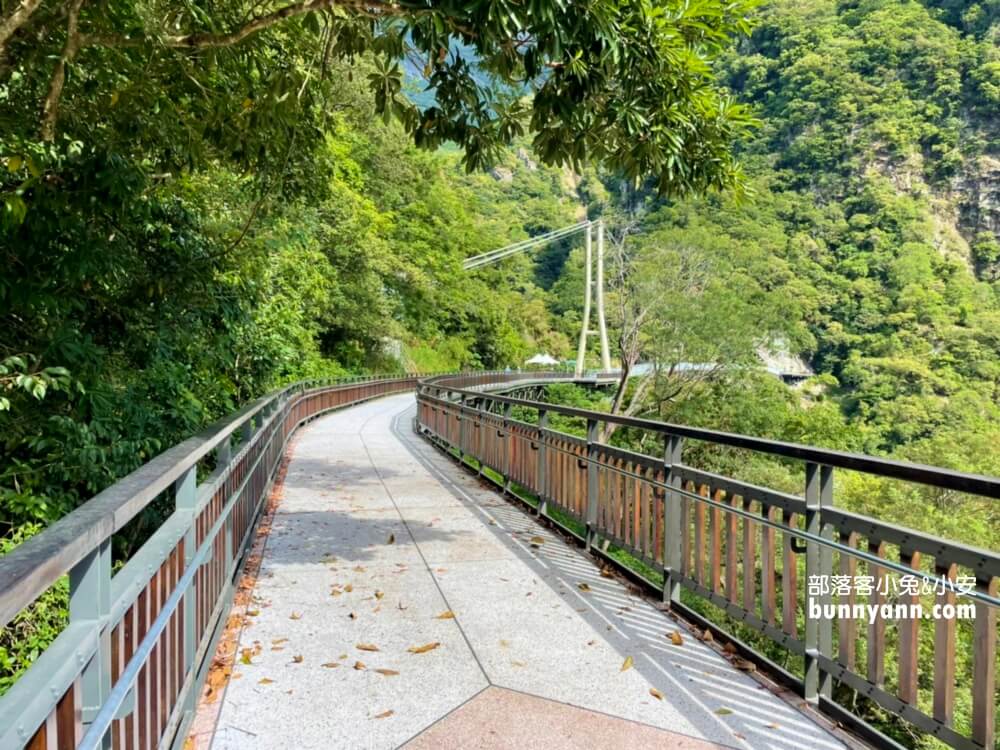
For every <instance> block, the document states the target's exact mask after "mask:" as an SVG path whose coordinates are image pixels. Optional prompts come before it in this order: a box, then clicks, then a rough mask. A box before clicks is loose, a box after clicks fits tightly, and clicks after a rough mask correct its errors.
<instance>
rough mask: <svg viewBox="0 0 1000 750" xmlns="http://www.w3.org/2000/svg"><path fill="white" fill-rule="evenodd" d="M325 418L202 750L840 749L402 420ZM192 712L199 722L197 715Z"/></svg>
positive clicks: (314, 432)
mask: <svg viewBox="0 0 1000 750" xmlns="http://www.w3.org/2000/svg"><path fill="white" fill-rule="evenodd" d="M412 414H413V397H412V395H402V396H394V397H391V398H386V399H382V400H379V401H375V402H372V403H369V404H365V405H362V406H358V407H355V408H352V409H349V410H346V411H343V412H339V413H335V414H333V415H330V416H327V417H324V418H322V419H320V420H318V421H316V422H314V423H312V424H311V425H309V426H308V427H306V428H304V429H303V431H302V432H301V433H300V434H299V437H298V439H297V441H296V443H295V445H294V447H293V449H292V450H293V454H292V460H291V463H290V465H289V467H288V472H287V476H286V478H285V484H284V498H283V500H282V502H281V505H280V507H279V508H278V510H277V511H276V513H275V516H274V521H273V524H272V528H271V532H270V536H269V537H268V539H267V543H266V548H265V552H264V556H263V561H262V564H261V569H260V573H259V577H258V581H257V585H256V589H255V592H254V602H253V604H252V605H251V607H250V608H249V611H248V614H249V615H250V616H249V617H248V618H247V620H248V624H247V625H246V626H245V627H244V629H243V631H242V633H241V634H240V643H239V647H238V649H237V650H236V653H237V657H236V659H235V664H234V666H233V676H232V679H231V680H230V682H229V684H228V687H227V688H226V690H225V694H224V696H223V697H222V699H221V701H220V703H219V705H218V706H217V707H216V710H217V720H216V722H215V729H214V734H213V733H210V732H209V733H206V734H203V735H200V736H199V735H195V736H194V743H193V744H195V745H196V746H197V747H199V748H200V747H211V748H213V750H229V749H232V748H252V749H255V748H259V749H260V750H265V749H266V750H273V749H275V748H304V749H307V750H308V749H313V748H315V749H317V750H319V749H320V748H322V749H324V750H325V749H327V748H350V749H354V748H359V749H360V748H396V747H407V748H456V749H457V748H462V749H463V750H465V749H466V748H550V749H553V748H563V747H566V748H569V747H573V748H586V747H604V748H615V747H623V748H624V747H629V748H640V747H651V746H660V747H672V748H685V749H690V750H695V749H697V750H701V749H703V748H712V747H718V746H723V747H737V748H752V749H756V748H769V749H771V748H773V749H774V750H797V748H802V747H809V748H814V749H815V750H838V749H839V748H843V747H844V745H843V744H842V742H841V741H840V740H838V739H837V738H836V737H834V735H832V734H830V733H829V732H828V731H827V730H826V729H824V728H821V727H820V726H819V725H818V724H816V723H814V722H813V721H812V720H810V718H808V717H807V716H805V715H804V714H803V713H801V712H799V711H798V710H797V709H796V708H794V707H792V706H791V705H789V704H788V703H786V702H785V701H783V700H782V699H781V698H779V697H777V696H776V695H774V694H773V693H772V692H771V691H770V690H769V689H768V688H767V687H765V686H764V685H762V684H761V683H760V682H758V681H756V680H755V679H753V678H752V677H751V676H749V675H747V674H745V673H742V672H739V671H737V670H735V669H734V668H733V667H732V666H731V665H730V664H729V663H728V661H726V660H725V659H723V658H722V656H720V655H719V654H718V653H717V652H716V651H714V650H713V649H712V648H710V647H709V646H707V645H706V644H703V643H701V642H699V641H697V640H696V639H695V638H694V637H693V636H692V635H691V634H689V633H688V632H687V631H686V630H684V629H681V631H680V632H681V637H682V639H683V643H682V645H680V646H677V645H673V644H672V642H671V640H670V637H669V636H670V634H671V633H672V632H673V631H675V630H676V629H677V625H676V623H674V622H673V621H672V620H670V619H669V618H668V617H666V616H665V615H664V614H663V613H662V612H660V611H659V610H657V609H656V608H655V607H654V606H652V604H650V603H649V602H648V601H646V600H645V599H643V598H641V597H639V596H638V595H637V594H635V593H634V592H631V591H630V590H629V589H628V588H627V587H626V586H625V585H623V584H622V583H620V582H619V581H617V580H616V579H609V578H604V577H602V576H601V575H600V571H599V570H598V569H597V568H596V567H595V566H594V564H593V563H592V562H591V561H590V559H589V558H587V557H585V556H584V555H583V554H582V553H581V552H580V551H578V550H577V549H576V548H575V547H574V546H571V545H568V544H567V543H566V542H565V541H563V540H562V538H561V537H559V536H558V535H556V534H554V533H552V532H550V531H548V530H546V529H544V528H543V527H541V526H540V525H538V524H537V523H535V521H534V520H532V518H531V517H530V516H529V515H528V514H526V513H525V512H523V511H522V510H521V509H519V508H517V507H515V506H514V505H512V504H511V503H510V502H508V501H507V500H505V499H503V498H502V497H500V496H499V495H498V494H496V493H495V492H492V491H491V490H489V489H487V488H486V487H485V486H483V485H481V483H480V482H479V481H478V480H477V479H476V478H475V477H474V476H471V475H468V474H466V473H464V472H461V471H460V470H458V469H457V467H456V466H455V464H454V463H453V462H451V461H449V460H448V459H447V458H446V457H444V456H443V455H441V454H440V453H439V452H438V451H436V450H435V449H434V448H433V447H432V446H430V445H429V444H428V443H427V442H425V441H424V440H422V439H421V438H419V437H417V436H416V435H415V434H414V433H413V431H412V427H411V422H410V420H411V418H412ZM199 724H200V726H204V721H201V722H200V723H199Z"/></svg>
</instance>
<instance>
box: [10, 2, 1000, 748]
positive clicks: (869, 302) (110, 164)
mask: <svg viewBox="0 0 1000 750" xmlns="http://www.w3.org/2000/svg"><path fill="white" fill-rule="evenodd" d="M666 7H667V10H666V11H664V10H663V8H662V7H661V6H659V5H657V6H656V7H652V6H650V5H649V4H644V3H639V2H611V0H598V1H597V2H594V3H591V4H589V5H588V10H587V12H586V13H578V14H567V13H563V12H561V11H560V10H559V6H558V5H557V4H555V3H550V2H544V1H543V0H532V2H529V3H528V4H527V5H517V6H515V5H513V4H509V3H502V2H501V3H496V2H491V3H483V2H475V3H457V2H445V3H433V4H431V7H428V6H426V5H418V4H408V3H403V4H388V3H379V2H371V3H365V4H363V5H356V4H353V3H349V2H340V3H338V2H332V1H330V2H326V1H324V0H319V1H317V0H314V1H313V2H302V3H294V2H293V3H289V4H288V5H283V4H280V3H263V4H261V3H246V2H240V1H239V0H226V2H221V3H211V4H202V3H189V2H173V1H172V0H171V1H167V0H164V1H163V2H151V3H147V2H110V3H103V4H96V3H95V4H87V3H84V2H82V0H73V1H72V2H68V3H53V2H45V1H44V0H43V1H42V2H39V1H38V0H27V1H26V2H23V3H21V2H16V1H15V0H10V1H9V2H0V159H2V165H3V169H2V170H0V257H2V259H3V274H2V275H0V321H2V323H0V535H3V536H4V538H5V540H4V546H3V547H2V548H0V549H2V550H3V551H6V550H7V549H9V548H11V547H13V546H14V545H16V544H18V543H20V542H21V541H22V540H23V539H25V538H27V537H29V536H30V535H31V534H33V533H36V532H37V531H38V530H39V529H41V528H43V527H44V526H45V524H47V523H50V522H51V521H53V520H54V519H56V518H58V517H60V516H61V515H63V514H64V513H66V512H67V511H69V510H71V509H72V508H73V507H75V506H76V505H78V504H79V503H80V502H82V501H83V500H85V499H86V498H87V497H89V496H90V495H92V494H93V493H94V492H96V491H98V490H99V489H101V488H103V487H105V486H107V485H108V484H110V483H111V482H113V481H114V480H115V479H117V478H119V477H121V476H122V475H124V474H125V473H127V472H128V471H130V470H132V469H134V468H135V467H137V466H139V465H140V464H142V463H143V462H144V461H145V460H147V459H148V458H149V457H150V456H152V455H154V454H156V453H157V452H158V451H160V450H162V449H163V448H164V447H166V446H167V445H169V444H170V443H173V442H175V441H177V440H179V439H180V438H182V437H183V436H185V435H187V434H190V433H191V432H193V431H194V430H196V429H197V428H198V427H200V426H201V425H203V424H204V423H206V422H207V421H209V420H211V419H212V418H214V417H217V416H218V415H220V414H223V413H225V412H227V411H230V410H232V409H233V408H235V407H236V406H237V405H238V404H239V403H241V402H244V401H246V400H247V399H249V398H252V397H254V396H256V395H259V394H260V393H262V392H264V391H266V390H268V389H270V388H273V387H275V386H277V385H280V384H282V383H285V382H288V381H291V380H295V379H298V378H301V377H306V376H309V377H313V376H337V375H341V374H347V373H359V372H366V371H375V370H379V371H391V370H396V371H398V370H403V369H406V370H420V371H430V370H442V369H453V368H464V367H470V368H474V367H506V366H514V365H517V364H518V363H519V362H521V361H523V359H524V358H525V357H526V356H528V355H530V354H533V353H535V352H536V351H548V352H549V353H551V354H554V355H557V356H562V357H569V356H572V351H573V342H574V341H575V337H576V336H577V335H578V331H579V325H580V300H581V297H582V285H583V272H582V253H581V251H580V248H579V247H578V246H576V245H574V244H573V243H571V242H564V243H556V244H553V245H552V246H551V247H549V248H547V249H545V250H543V251H541V252H539V253H537V255H536V256H535V257H534V258H529V257H517V258H512V259H510V260H509V261H506V262H505V263H504V264H501V265H500V266H497V267H495V268H492V269H488V270H484V271H480V272H477V273H475V274H472V275H469V274H467V273H465V272H463V271H462V270H461V260H462V259H463V258H464V257H466V256H468V255H471V254H475V253H477V252H483V251H485V250H489V249H492V248H494V247H497V246H499V245H502V244H505V243H507V242H510V241H513V240H516V239H521V238H523V237H526V236H528V235H532V234H536V233H538V232H540V231H544V230H548V229H552V228H556V227H559V226H563V225H565V224H568V223H571V222H573V221H576V220H578V219H579V218H581V217H583V216H590V217H591V218H595V217H597V216H603V217H604V218H605V219H606V220H607V221H608V225H609V231H610V236H609V279H610V285H611V291H610V294H609V315H610V318H611V322H612V327H613V329H614V330H613V336H614V337H615V338H616V339H617V340H618V343H619V346H618V349H619V355H620V357H619V359H621V360H623V361H625V360H628V359H629V358H631V357H634V358H635V359H646V360H656V361H657V362H659V363H660V365H661V370H660V373H659V375H658V377H656V378H654V379H652V380H649V381H645V382H646V385H645V386H643V388H642V389H639V388H636V387H635V386H633V387H632V389H631V390H629V391H623V392H622V393H621V394H619V396H620V398H619V399H618V401H617V402H615V403H612V399H607V400H604V401H602V400H599V399H598V400H595V398H594V396H593V394H584V393H578V392H575V391H573V390H571V389H560V390H558V391H557V392H555V393H553V396H552V397H553V398H558V399H560V400H569V401H574V402H576V403H579V404H581V405H582V404H595V403H596V404H600V405H601V407H602V408H616V409H623V410H631V411H632V412H633V413H637V414H644V415H649V416H656V417H658V418H662V419H669V420H673V421H678V422H685V423H690V424H696V425H703V426H707V427H713V428H717V429H723V430H728V431H733V432H743V433H748V434H754V435H760V436H767V437H774V438H780V439H784V440H791V441H796V442H806V443H814V444H820V445H825V446H830V447H835V448H842V449H849V450H859V451H865V452H870V453H877V454H883V455H892V456H895V457H899V458H903V459H908V460H915V461H922V462H927V463H933V464H937V465H944V466H948V467H952V468H956V469H961V470H966V471H973V472H979V473H985V474H993V475H1000V452H998V451H997V449H996V448H997V446H998V445H1000V199H998V198H997V195H998V194H1000V117H998V114H1000V2H997V0H976V1H974V2H958V1H957V0H905V1H903V2H900V1H899V0H850V1H848V0H842V1H838V0H769V1H768V2H767V3H765V4H764V5H762V7H761V9H760V11H759V13H758V14H757V18H756V25H755V28H754V30H753V33H752V34H751V35H750V36H748V37H746V38H741V40H740V41H739V43H738V44H736V45H735V46H730V42H731V40H732V39H733V38H734V37H737V36H740V35H742V34H744V33H745V32H747V31H748V30H749V26H748V23H747V17H746V14H747V13H748V12H749V10H750V3H748V2H742V1H740V2H736V3H722V2H717V1H716V0H701V1H700V2H689V3H684V4H677V5H676V6H675V5H673V4H668V5H667V6H666ZM737 101H739V102H741V103H742V104H736V103H735V102H737ZM751 114H752V115H753V117H751ZM754 118H756V120H755V119H754ZM755 124H759V127H753V126H754V125H755ZM734 141H736V142H737V143H738V145H737V147H736V148H735V150H733V149H731V144H732V143H733V142H734ZM712 188H724V190H723V191H722V192H721V193H714V192H712V191H711V190H709V189H712ZM706 191H708V192H707V194H705V193H706ZM692 192H694V193H697V194H699V195H698V196H695V197H691V196H690V195H689V194H690V193H692ZM762 347H763V348H767V347H771V348H775V349H777V350H780V352H781V353H786V354H788V355H791V356H797V357H800V358H801V359H802V360H803V361H805V362H807V363H808V364H809V365H810V366H811V367H812V368H813V370H814V371H815V372H816V376H815V377H813V378H811V379H810V381H809V382H808V383H807V384H806V385H805V386H804V387H803V388H800V389H796V390H793V389H790V388H788V387H786V386H785V385H783V384H782V383H781V382H780V381H779V380H777V379H775V378H773V377H771V376H769V375H767V374H765V373H763V372H761V371H760V368H759V366H758V365H759V358H758V354H759V350H760V349H761V348H762ZM692 363H694V364H699V365H706V364H707V365H711V366H710V367H707V368H703V369H691V368H688V367H686V365H690V364H692ZM592 364H596V362H594V363H592ZM636 382H641V381H636ZM562 426H563V427H565V429H574V426H573V425H572V424H569V423H567V424H565V425H562ZM611 437H612V439H613V440H616V441H619V442H621V443H630V444H632V445H634V446H635V447H640V448H642V447H644V446H643V445H642V443H641V440H642V436H639V435H634V434H632V433H630V432H628V431H622V432H621V433H619V434H616V435H614V436H611ZM689 458H690V460H692V461H693V462H697V463H698V464H699V465H702V466H704V467H705V468H710V469H715V470H720V471H725V472H727V473H731V474H734V475H736V476H739V477H740V478H743V479H745V480H747V481H752V482H756V483H761V484H767V485H769V486H773V487H778V488H782V489H787V490H790V491H794V492H798V491H800V490H801V483H802V476H801V467H796V466H792V465H788V464H784V463H780V462H774V461H768V460H764V459H760V458H756V457H752V456H746V455H737V454H735V453H734V452H732V451H728V452H727V451H720V450H714V449H711V448H710V447H708V446H698V445H693V446H692V447H691V453H690V454H689ZM837 501H838V503H841V504H843V505H846V506H847V507H850V508H852V509H855V510H858V511H862V512H867V513H872V514H873V515H878V516H879V517H882V518H887V519H889V520H895V521H898V522H900V523H904V524H907V525H911V526H918V527H920V528H924V529H927V530H931V531H934V532H935V533H938V534H942V535H945V536H949V537H951V538H954V539H959V540H962V541H966V542H968V543H971V544H975V545H977V546H981V547H986V548H989V549H998V548H1000V531H998V530H1000V511H998V509H997V506H996V504H995V503H986V502H983V501H978V500H975V499H970V498H967V497H961V496H956V495H954V494H949V493H940V492H930V491H926V490H921V489H918V488H914V487H909V486H904V485H901V484H900V483H890V482H882V481H879V480H873V479H871V478H865V477H860V476H856V475H851V474H849V473H847V472H841V473H838V476H837ZM157 520H158V517H157V516H156V514H155V513H152V512H151V513H149V514H147V517H144V518H142V519H140V521H139V523H138V524H137V525H136V528H135V529H134V530H133V531H132V532H131V533H130V534H129V535H128V536H126V537H123V538H122V539H120V540H118V543H119V550H118V551H119V555H120V556H126V555H127V554H128V553H129V551H130V550H131V548H132V547H134V545H135V543H136V541H137V540H139V539H141V538H143V536H144V534H145V533H146V531H147V530H148V528H149V527H150V526H151V525H152V524H155V523H156V522H157ZM64 598H65V591H64V590H63V589H55V590H53V591H52V592H50V594H48V595H46V598H45V599H44V600H42V601H40V602H39V604H38V606H37V608H36V609H35V610H34V611H32V612H29V613H26V615H25V616H23V617H22V618H20V619H19V620H18V622H17V623H16V624H15V627H12V628H9V629H7V630H6V631H5V632H4V633H3V635H2V640H0V673H2V674H4V675H5V676H6V678H7V679H9V676H10V675H12V674H15V673H16V672H17V671H18V670H19V669H20V668H22V667H23V665H24V664H25V663H27V662H28V661H30V659H31V658H32V657H33V655H34V654H36V653H37V651H38V649H39V648H41V647H43V646H44V644H45V643H46V642H47V641H48V640H49V639H50V638H51V636H52V633H53V632H55V630H56V628H57V627H58V626H59V623H60V622H61V618H62V617H64V611H63V606H62V602H63V601H64ZM963 637H964V636H963ZM960 667H961V668H963V669H964V668H966V667H967V665H960ZM2 687H3V684H2V683H0V689H2ZM926 688H927V686H926V685H924V684H921V690H922V699H926V697H927V695H926V693H927V690H926ZM960 700H962V699H961V698H960ZM967 709H968V706H967V705H959V706H958V712H959V721H960V722H961V721H967V720H968V710H967ZM871 716H872V717H873V718H874V719H875V720H877V721H880V722H883V724H884V726H887V727H889V728H890V730H891V731H893V732H894V733H895V734H896V736H897V737H898V738H900V739H901V740H903V741H906V742H908V743H910V744H919V743H921V742H925V740H924V739H922V738H919V737H915V736H911V735H909V734H908V733H907V730H906V729H905V728H904V727H902V725H898V724H896V725H893V724H891V723H888V722H887V719H886V717H884V716H879V715H877V714H876V713H875V712H872V714H871Z"/></svg>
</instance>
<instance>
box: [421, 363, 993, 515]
mask: <svg viewBox="0 0 1000 750" xmlns="http://www.w3.org/2000/svg"><path fill="white" fill-rule="evenodd" d="M420 385H421V388H422V389H428V388H430V389H435V390H437V391H442V392H447V393H452V394H455V395H460V396H467V397H469V398H478V399H487V400H490V401H493V402H496V403H502V404H511V405H513V406H522V407H527V408H532V409H537V410H540V411H546V412H548V413H550V414H561V415H563V416H567V417H578V418H580V419H588V420H596V421H598V422H605V423H612V424H617V425H621V426H623V427H634V428H637V429H641V430H648V431H650V432H657V433H661V434H663V435H675V436H678V437H684V438H690V439H692V440H703V441H705V442H710V443H716V444H718V445H725V446H729V447H731V448H743V449H746V450H752V451H756V452H758V453H766V454H769V455H772V456H779V457H782V458H792V459H797V460H800V461H805V462H808V463H816V464H823V465H825V466H833V467H836V468H841V469H849V470H851V471H858V472H862V473H865V474H873V475H877V476H884V477H888V478H891V479H900V480H904V481H907V482H914V483H917V484H923V485H927V486H930V487H938V488H941V489H947V490H955V491H959V492H967V493H969V494H973V495H980V496H983V497H989V498H1000V478H998V477H989V476H985V475H982V474H971V473H967V472H962V471H953V470H951V469H943V468H941V467H937V466H929V465H927V464H918V463H910V462H907V461H897V460H894V459H890V458H879V457H877V456H868V455H864V454H861V453H850V452H848V451H839V450H833V449H828V448H817V447H815V446H811V445H802V444H800V443H786V442H783V441H780V440H769V439H767V438H757V437H750V436H748V435H738V434H735V433H731V432H720V431H717V430H707V429H703V428H700V427H688V426H685V425H680V424H673V423H670V422H657V421H655V420H652V419H641V418H639V417H627V416H622V415H613V414H608V413H606V412H599V411H592V410H589V409H580V408H577V407H573V406H562V405H559V404H551V403H546V402H542V401H531V400H528V399H522V398H514V397H511V396H502V395H499V394H490V393H486V392H484V391H479V390H470V389H467V388H458V387H453V386H449V385H448V383H447V377H441V378H427V379H424V380H422V381H421V383H420Z"/></svg>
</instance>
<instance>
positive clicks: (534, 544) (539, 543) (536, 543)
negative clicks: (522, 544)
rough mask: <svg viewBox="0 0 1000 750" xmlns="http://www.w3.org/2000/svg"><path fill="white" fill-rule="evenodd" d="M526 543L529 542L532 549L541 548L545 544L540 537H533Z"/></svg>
mask: <svg viewBox="0 0 1000 750" xmlns="http://www.w3.org/2000/svg"><path fill="white" fill-rule="evenodd" d="M528 541H529V542H531V546H532V547H541V546H542V545H543V544H545V540H544V539H542V538H541V537H540V536H533V537H531V539H529V540H528Z"/></svg>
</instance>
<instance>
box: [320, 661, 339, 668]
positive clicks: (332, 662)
mask: <svg viewBox="0 0 1000 750" xmlns="http://www.w3.org/2000/svg"><path fill="white" fill-rule="evenodd" d="M320 666H321V667H326V668H327V669H335V668H336V667H339V666H340V665H339V664H338V663H337V662H335V661H328V662H327V663H326V664H320Z"/></svg>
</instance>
